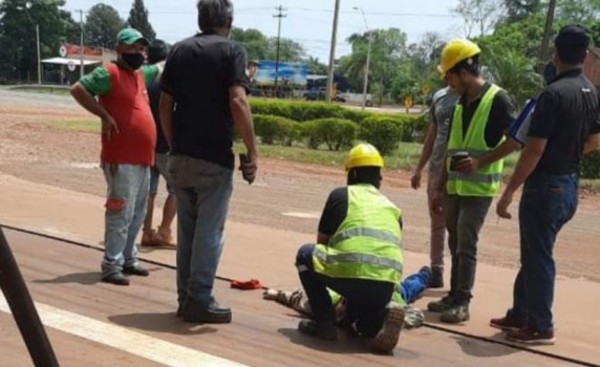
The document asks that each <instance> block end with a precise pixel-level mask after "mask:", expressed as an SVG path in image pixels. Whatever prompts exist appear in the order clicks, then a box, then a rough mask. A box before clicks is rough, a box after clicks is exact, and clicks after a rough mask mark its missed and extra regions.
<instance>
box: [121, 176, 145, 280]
mask: <svg viewBox="0 0 600 367" xmlns="http://www.w3.org/2000/svg"><path fill="white" fill-rule="evenodd" d="M126 167H127V169H128V170H129V171H130V173H129V174H130V175H131V177H132V179H131V184H132V186H133V187H132V199H133V201H134V202H133V205H134V206H133V208H134V209H133V218H132V220H131V224H130V225H129V230H128V232H127V246H126V247H125V250H124V251H123V255H124V259H125V263H124V267H123V272H124V273H126V274H129V275H139V276H148V275H149V273H148V270H146V269H144V268H142V267H141V266H140V265H139V262H138V259H137V255H138V249H137V245H136V239H137V235H138V233H139V232H140V228H141V227H142V223H143V222H144V217H145V216H146V207H147V205H148V188H149V182H150V171H149V169H148V167H146V166H138V165H135V166H126Z"/></svg>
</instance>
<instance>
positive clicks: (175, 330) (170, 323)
mask: <svg viewBox="0 0 600 367" xmlns="http://www.w3.org/2000/svg"><path fill="white" fill-rule="evenodd" d="M108 319H109V320H110V321H112V322H114V323H115V324H118V325H121V326H125V327H129V328H134V329H139V330H144V331H157V332H160V333H169V334H177V335H205V334H213V333H216V332H217V329H215V328H213V327H208V326H204V325H195V324H189V323H185V322H183V321H182V320H180V319H178V318H177V317H176V316H175V313H174V312H167V313H132V314H126V315H114V316H109V317H108Z"/></svg>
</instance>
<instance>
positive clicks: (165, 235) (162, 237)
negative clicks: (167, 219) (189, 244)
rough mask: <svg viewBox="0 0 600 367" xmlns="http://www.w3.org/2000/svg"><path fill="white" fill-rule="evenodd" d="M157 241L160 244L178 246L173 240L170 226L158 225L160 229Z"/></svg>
mask: <svg viewBox="0 0 600 367" xmlns="http://www.w3.org/2000/svg"><path fill="white" fill-rule="evenodd" d="M156 242H158V244H159V245H160V246H170V247H176V246H177V244H176V243H175V241H174V240H173V235H172V233H171V230H170V229H169V228H164V227H158V231H157V232H156Z"/></svg>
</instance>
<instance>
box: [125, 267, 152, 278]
mask: <svg viewBox="0 0 600 367" xmlns="http://www.w3.org/2000/svg"><path fill="white" fill-rule="evenodd" d="M123 274H127V275H137V276H140V277H147V276H148V275H150V272H149V271H148V270H147V269H144V268H142V267H141V266H139V265H137V264H136V265H132V266H127V267H124V268H123Z"/></svg>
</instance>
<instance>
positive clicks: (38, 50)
mask: <svg viewBox="0 0 600 367" xmlns="http://www.w3.org/2000/svg"><path fill="white" fill-rule="evenodd" d="M35 36H36V43H37V64H38V65H37V66H38V84H39V85H41V84H42V55H41V52H40V25H39V24H36V25H35Z"/></svg>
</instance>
